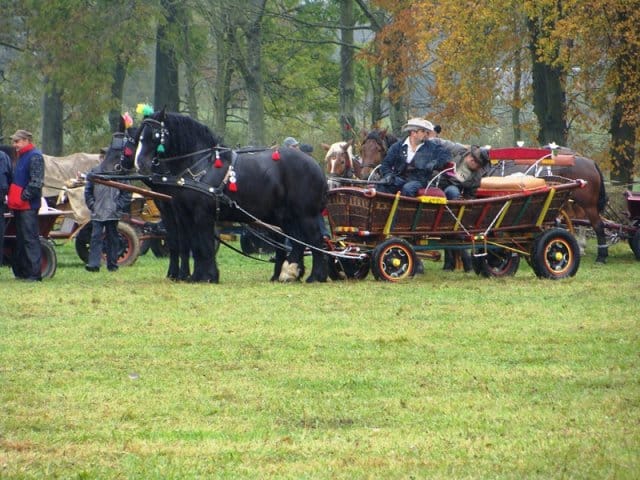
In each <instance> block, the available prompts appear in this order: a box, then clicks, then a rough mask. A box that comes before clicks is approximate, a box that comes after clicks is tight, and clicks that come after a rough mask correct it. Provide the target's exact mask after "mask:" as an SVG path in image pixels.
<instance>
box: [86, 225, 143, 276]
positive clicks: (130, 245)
mask: <svg viewBox="0 0 640 480" xmlns="http://www.w3.org/2000/svg"><path fill="white" fill-rule="evenodd" d="M118 234H119V235H118V236H119V239H120V243H119V245H118V266H121V267H126V266H128V265H133V264H134V262H135V261H136V260H137V259H138V256H139V255H140V242H139V241H138V235H136V231H135V230H134V228H133V227H132V226H131V225H129V224H127V223H124V222H118ZM90 243H91V223H87V224H86V225H85V226H84V227H82V229H81V230H80V231H79V232H78V235H77V236H76V253H77V254H78V256H79V257H80V259H81V260H82V261H83V262H84V263H87V262H88V261H89V245H90ZM103 257H104V253H103Z"/></svg>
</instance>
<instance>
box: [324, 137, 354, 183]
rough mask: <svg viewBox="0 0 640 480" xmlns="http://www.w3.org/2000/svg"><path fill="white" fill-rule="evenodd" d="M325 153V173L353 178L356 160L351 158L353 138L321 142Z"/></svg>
mask: <svg viewBox="0 0 640 480" xmlns="http://www.w3.org/2000/svg"><path fill="white" fill-rule="evenodd" d="M322 148H324V149H325V150H326V151H327V153H326V154H325V156H324V163H325V168H326V173H327V175H328V176H330V177H340V178H354V177H355V176H356V173H355V170H356V162H355V160H354V158H353V140H350V141H348V142H336V143H334V144H332V145H327V144H322Z"/></svg>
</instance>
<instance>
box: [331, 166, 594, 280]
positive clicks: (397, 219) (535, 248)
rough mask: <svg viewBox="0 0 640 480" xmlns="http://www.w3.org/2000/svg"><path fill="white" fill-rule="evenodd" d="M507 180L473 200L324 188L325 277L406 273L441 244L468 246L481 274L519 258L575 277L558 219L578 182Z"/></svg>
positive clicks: (576, 256) (551, 274) (544, 271)
mask: <svg viewBox="0 0 640 480" xmlns="http://www.w3.org/2000/svg"><path fill="white" fill-rule="evenodd" d="M532 178H533V177H532ZM510 181H511V179H507V180H504V179H503V181H500V182H498V183H497V184H494V185H491V186H489V187H488V188H481V189H479V191H478V197H479V198H474V199H469V200H447V199H446V198H445V197H444V195H442V193H441V192H440V193H436V192H438V191H437V190H435V191H427V192H426V193H427V194H426V195H423V196H421V197H417V198H410V197H402V196H400V195H399V194H398V195H389V194H385V193H380V192H377V191H376V190H375V189H371V188H353V187H344V188H336V189H332V190H330V191H329V195H328V204H327V209H328V213H329V222H330V225H331V228H332V232H333V234H334V239H333V240H332V242H331V244H332V246H333V252H332V257H331V259H330V274H331V276H332V278H339V277H340V276H346V277H350V278H363V277H364V276H365V275H366V274H367V273H368V271H369V269H371V272H372V273H373V275H374V277H375V278H376V279H378V280H387V281H398V280H402V279H406V278H408V277H411V276H413V275H414V273H416V266H417V265H418V258H419V256H421V254H423V253H424V252H430V251H434V250H443V249H453V250H462V249H469V250H471V251H472V258H473V267H474V270H475V272H476V273H478V274H480V275H483V276H487V277H489V276H504V275H512V274H514V273H515V272H516V270H517V268H518V265H519V261H520V256H523V257H525V258H526V259H527V261H528V262H529V263H530V265H531V266H532V268H533V270H534V272H535V274H536V275H537V276H538V277H541V278H550V279H559V278H565V277H570V276H573V275H575V273H576V272H577V270H578V267H579V264H580V253H579V248H578V243H577V241H576V239H575V238H574V236H573V234H572V233H571V232H570V231H568V230H566V229H563V228H558V227H557V225H558V224H559V222H558V217H559V216H561V215H562V208H563V206H564V205H565V202H567V201H568V199H569V197H570V195H571V193H572V191H573V190H574V189H577V188H580V187H582V186H584V182H583V181H581V180H571V181H568V180H562V179H552V178H547V179H545V180H542V179H536V181H537V182H541V183H537V184H536V186H531V187H529V186H527V185H526V182H524V178H523V177H518V179H517V180H516V182H515V184H514V185H511V184H509V183H508V182H510Z"/></svg>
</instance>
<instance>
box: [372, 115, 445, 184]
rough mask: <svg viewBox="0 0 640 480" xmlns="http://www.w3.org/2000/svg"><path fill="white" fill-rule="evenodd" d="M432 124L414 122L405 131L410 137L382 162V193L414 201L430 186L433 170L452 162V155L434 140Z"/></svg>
mask: <svg viewBox="0 0 640 480" xmlns="http://www.w3.org/2000/svg"><path fill="white" fill-rule="evenodd" d="M433 128H434V127H433V124H432V123H431V122H429V121H428V120H425V119H423V118H412V119H410V120H409V121H408V122H407V123H406V125H405V126H404V127H403V128H402V130H403V131H404V132H407V136H406V137H405V138H403V139H402V140H399V141H397V142H396V143H394V144H393V145H391V147H390V148H389V151H388V152H387V154H386V155H385V157H384V159H383V160H382V164H381V165H380V173H381V175H382V178H383V181H385V182H386V185H385V184H381V185H379V186H378V187H377V188H378V190H379V191H381V192H385V193H396V192H398V191H400V194H401V195H404V196H407V197H415V196H416V195H417V194H418V191H419V190H420V189H421V188H424V187H426V186H427V184H428V183H429V180H430V179H431V175H432V174H433V171H434V170H439V169H440V168H442V167H443V166H444V165H445V164H446V163H447V162H448V161H449V160H450V158H451V154H450V152H449V151H448V150H447V149H446V148H444V146H443V145H442V144H441V143H440V142H436V141H433V140H430V139H431V138H433V137H435V132H434V130H433Z"/></svg>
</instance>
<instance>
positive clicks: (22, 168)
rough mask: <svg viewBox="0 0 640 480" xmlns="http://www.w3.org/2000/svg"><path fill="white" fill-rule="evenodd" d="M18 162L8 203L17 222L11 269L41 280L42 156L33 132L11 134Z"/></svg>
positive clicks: (26, 278)
mask: <svg viewBox="0 0 640 480" xmlns="http://www.w3.org/2000/svg"><path fill="white" fill-rule="evenodd" d="M11 140H12V142H13V147H14V148H15V150H16V153H17V155H18V161H17V162H16V165H15V168H14V169H13V183H11V185H10V186H9V193H8V195H7V204H8V206H9V208H10V209H11V210H13V216H14V218H15V222H16V252H15V255H14V259H15V260H14V262H13V272H14V274H15V276H16V278H18V279H23V280H27V281H31V282H33V281H40V280H42V277H41V274H40V269H41V265H40V260H41V253H42V252H41V247H40V229H39V224H38V210H39V209H40V205H41V197H42V186H43V184H44V157H43V156H42V152H41V151H40V150H38V149H37V148H36V147H35V145H34V144H33V135H32V134H31V132H29V131H27V130H18V131H17V132H16V133H14V134H13V135H12V136H11Z"/></svg>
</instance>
